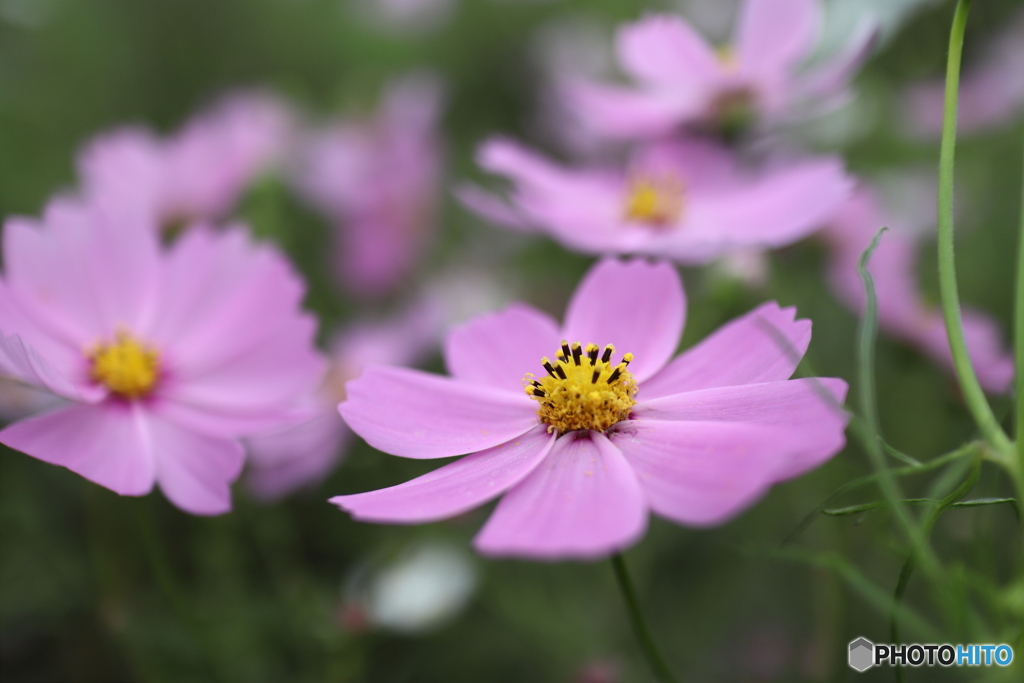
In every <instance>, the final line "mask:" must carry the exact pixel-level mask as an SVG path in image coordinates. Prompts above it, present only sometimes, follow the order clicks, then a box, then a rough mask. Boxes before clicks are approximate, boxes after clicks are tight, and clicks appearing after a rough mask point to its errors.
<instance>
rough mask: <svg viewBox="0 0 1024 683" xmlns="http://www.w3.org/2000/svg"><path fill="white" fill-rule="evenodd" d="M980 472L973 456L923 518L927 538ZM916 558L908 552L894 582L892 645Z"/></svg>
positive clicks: (901, 673) (898, 674)
mask: <svg viewBox="0 0 1024 683" xmlns="http://www.w3.org/2000/svg"><path fill="white" fill-rule="evenodd" d="M980 474H981V458H980V457H975V459H974V463H973V465H972V467H971V471H970V473H969V474H968V475H967V478H966V479H964V481H963V483H961V484H960V486H958V487H957V488H956V489H955V490H954V491H953V492H952V493H950V494H949V495H948V496H946V497H945V498H943V499H942V500H941V501H939V504H938V505H937V506H936V507H935V509H934V510H932V512H931V514H930V515H928V517H926V518H925V521H924V534H925V537H926V538H927V537H928V536H929V535H931V533H932V529H933V528H934V527H935V522H937V521H938V519H939V515H941V514H942V513H943V512H945V511H946V510H948V509H949V508H951V507H953V506H954V505H955V504H956V502H957V501H958V500H960V499H961V498H963V497H964V496H966V495H967V494H968V493H969V492H970V490H971V489H973V488H974V485H975V484H976V483H978V477H979V475H980ZM916 558H917V555H916V553H910V556H909V557H907V561H906V563H905V564H904V565H903V569H902V570H901V571H900V578H899V580H898V581H897V582H896V591H895V592H894V594H893V597H892V614H891V615H890V617H889V642H891V643H893V644H894V645H899V644H900V642H901V641H900V621H899V615H900V612H899V610H900V606H901V605H902V604H903V594H904V593H906V591H907V584H908V583H909V582H910V575H911V574H913V573H914V566H915V564H916V562H915V560H916ZM896 680H897V681H899V682H900V683H902V682H903V681H904V680H905V673H904V671H903V667H902V666H897V667H896Z"/></svg>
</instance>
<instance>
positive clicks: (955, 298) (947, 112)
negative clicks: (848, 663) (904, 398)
mask: <svg viewBox="0 0 1024 683" xmlns="http://www.w3.org/2000/svg"><path fill="white" fill-rule="evenodd" d="M970 4H971V3H970V0H959V2H957V5H956V13H955V14H954V15H953V28H952V30H951V31H950V34H949V59H948V61H947V62H946V97H945V109H944V110H943V115H942V145H941V148H940V152H939V206H938V210H939V215H938V218H939V220H938V246H939V291H940V294H941V298H942V315H943V318H944V319H945V321H946V334H947V335H948V336H949V347H950V350H951V351H952V353H953V365H954V367H955V368H956V376H957V380H958V381H959V382H960V389H961V391H962V392H963V396H964V401H965V402H966V403H967V407H968V409H969V410H970V411H971V415H972V416H973V417H974V421H975V422H976V423H977V424H978V428H979V429H980V430H981V433H982V434H983V435H984V436H985V438H986V439H987V440H988V441H989V443H991V444H992V445H993V446H994V447H995V450H996V451H998V452H999V454H1000V455H1004V456H1005V457H1004V459H1003V464H1007V463H1008V460H1007V458H1008V457H1009V453H1010V452H1011V451H1012V449H1013V446H1012V444H1011V443H1010V439H1009V437H1008V436H1006V433H1005V432H1003V430H1002V427H1000V426H999V421H998V420H997V419H996V416H995V415H994V414H993V413H992V408H991V406H989V404H988V400H987V399H986V398H985V392H984V391H982V388H981V384H979V383H978V376H977V374H976V373H975V372H974V366H973V365H971V359H970V356H969V355H968V353H967V343H966V341H965V340H964V327H963V320H962V319H961V315H960V294H959V292H958V291H957V284H956V261H955V258H954V253H953V161H954V156H955V151H956V120H957V92H958V90H959V87H960V59H961V55H962V52H963V44H964V29H965V27H966V25H967V11H968V9H969V8H970Z"/></svg>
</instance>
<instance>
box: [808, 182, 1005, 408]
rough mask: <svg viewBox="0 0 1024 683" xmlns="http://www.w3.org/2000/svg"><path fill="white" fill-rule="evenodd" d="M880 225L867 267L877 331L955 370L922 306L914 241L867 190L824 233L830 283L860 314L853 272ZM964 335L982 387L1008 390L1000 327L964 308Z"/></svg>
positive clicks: (939, 327)
mask: <svg viewBox="0 0 1024 683" xmlns="http://www.w3.org/2000/svg"><path fill="white" fill-rule="evenodd" d="M882 226H888V227H890V230H889V231H888V232H886V233H885V234H883V235H882V238H881V240H880V242H879V244H878V248H877V249H876V250H875V252H874V254H873V255H872V256H871V261H870V262H869V264H868V270H870V272H871V275H872V278H873V279H874V282H875V290H876V292H877V295H878V324H879V327H880V328H881V329H882V330H884V331H886V332H888V333H889V334H891V335H893V336H894V337H896V338H898V339H901V340H903V341H904V342H906V343H908V344H911V345H913V346H916V347H917V348H919V349H921V350H922V351H924V352H925V353H926V354H928V355H929V356H931V357H932V358H934V359H935V360H936V361H938V362H939V363H940V364H942V365H943V366H944V367H945V368H946V369H947V370H949V371H950V372H952V371H953V357H952V354H951V353H950V350H949V340H948V339H947V337H946V327H945V323H944V322H943V319H942V312H941V311H940V310H939V309H938V308H937V307H936V306H932V305H929V304H928V303H926V302H925V300H924V297H923V296H921V293H920V290H919V288H918V285H917V278H916V276H915V269H914V266H915V264H916V262H917V253H918V239H917V237H916V236H915V235H913V234H909V233H908V232H907V231H905V229H903V230H901V228H905V226H901V225H899V224H898V223H893V222H892V221H891V220H890V219H889V217H887V216H886V215H885V212H884V211H883V210H882V207H881V206H880V204H879V201H878V200H877V198H876V197H875V195H874V193H873V192H871V190H869V189H867V188H865V187H861V188H859V189H858V190H857V192H856V193H855V194H854V195H853V196H852V197H851V198H850V199H849V200H848V201H847V202H846V204H845V205H844V206H843V207H842V209H841V210H840V211H839V212H838V213H837V214H836V216H835V218H834V219H833V220H832V221H831V222H830V224H829V226H828V227H827V228H825V230H823V231H822V235H823V236H824V237H825V238H826V240H827V241H828V243H829V245H830V247H831V249H830V256H829V269H828V270H829V280H830V282H831V284H832V287H833V289H834V290H835V291H836V293H837V294H838V295H839V297H840V298H841V299H842V300H843V301H844V302H845V303H846V305H848V306H850V307H851V308H852V309H853V310H855V311H857V312H858V313H863V311H864V302H865V297H864V284H863V283H862V282H861V280H860V275H859V273H858V271H857V262H858V260H859V259H860V255H861V254H862V253H863V252H864V250H865V249H867V248H868V245H870V244H871V240H872V238H874V236H875V233H877V232H878V230H880V229H881V228H882ZM963 322H964V335H965V337H966V340H967V349H968V352H969V353H970V356H971V361H972V362H973V364H974V368H975V370H976V371H977V373H978V379H979V381H980V382H981V385H982V386H983V387H984V388H985V389H986V390H987V391H991V392H994V393H1002V392H1004V391H1006V390H1007V389H1008V388H1009V386H1010V382H1011V380H1012V379H1013V373H1014V370H1013V367H1014V361H1013V356H1012V354H1010V352H1009V351H1008V350H1007V349H1006V348H1005V347H1004V346H1003V343H1002V335H1001V333H1000V329H999V326H998V325H997V324H996V322H995V321H994V320H992V319H991V318H990V317H989V316H987V315H985V314H983V313H981V312H979V311H975V310H972V309H970V308H964V310H963Z"/></svg>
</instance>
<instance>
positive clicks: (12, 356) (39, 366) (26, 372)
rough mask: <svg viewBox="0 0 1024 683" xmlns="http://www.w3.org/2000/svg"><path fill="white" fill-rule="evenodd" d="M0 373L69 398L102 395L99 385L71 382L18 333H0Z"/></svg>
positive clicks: (88, 399)
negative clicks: (7, 335)
mask: <svg viewBox="0 0 1024 683" xmlns="http://www.w3.org/2000/svg"><path fill="white" fill-rule="evenodd" d="M0 373H2V374H5V375H8V376H10V377H16V378H17V379H19V380H21V381H23V382H26V383H28V384H31V385H32V386H35V387H41V388H43V389H46V390H47V391H51V392H53V393H55V394H57V395H58V396H63V397H64V398H69V399H71V400H73V401H82V402H87V403H95V402H96V401H98V400H100V399H101V398H103V397H104V396H105V395H106V392H105V391H104V390H103V389H101V388H99V387H96V386H88V385H84V384H77V383H75V382H73V381H72V380H71V379H69V378H68V377H67V376H66V375H64V374H63V373H62V372H61V371H60V370H58V369H57V368H55V367H54V366H53V364H51V363H50V362H49V361H48V360H47V359H46V358H43V357H42V356H41V355H40V354H39V353H38V352H37V351H36V350H35V349H34V348H32V347H31V346H29V345H28V344H26V343H25V342H24V341H23V340H22V339H21V337H20V336H19V335H12V336H10V337H4V336H3V334H0Z"/></svg>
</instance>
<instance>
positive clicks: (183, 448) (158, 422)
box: [145, 412, 244, 515]
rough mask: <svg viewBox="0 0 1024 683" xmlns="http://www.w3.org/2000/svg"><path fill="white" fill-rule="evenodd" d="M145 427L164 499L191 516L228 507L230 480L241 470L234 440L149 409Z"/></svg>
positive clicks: (239, 452) (240, 452)
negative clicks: (196, 428)
mask: <svg viewBox="0 0 1024 683" xmlns="http://www.w3.org/2000/svg"><path fill="white" fill-rule="evenodd" d="M145 428H146V430H147V432H148V437H149V440H150V443H151V448H152V449H153V457H154V460H155V461H156V468H157V471H156V478H157V481H158V482H159V484H160V489H161V490H162V491H163V492H164V495H166V496H167V498H168V499H169V500H170V501H171V502H172V503H174V504H175V505H177V506H178V507H179V508H181V509H182V510H184V511H185V512H190V513H192V514H193V515H219V514H223V513H225V512H228V511H229V510H231V482H233V481H234V480H235V479H237V478H238V475H239V473H240V472H241V471H242V462H243V458H244V451H243V450H242V445H241V444H240V443H238V442H237V441H234V440H231V439H226V438H223V437H216V436H207V435H204V434H200V433H198V432H194V431H191V430H189V429H186V428H183V427H180V426H178V425H177V424H175V423H174V422H172V421H171V420H167V419H165V418H163V417H162V416H160V415H159V414H156V413H153V412H149V413H147V414H146V416H145Z"/></svg>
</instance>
